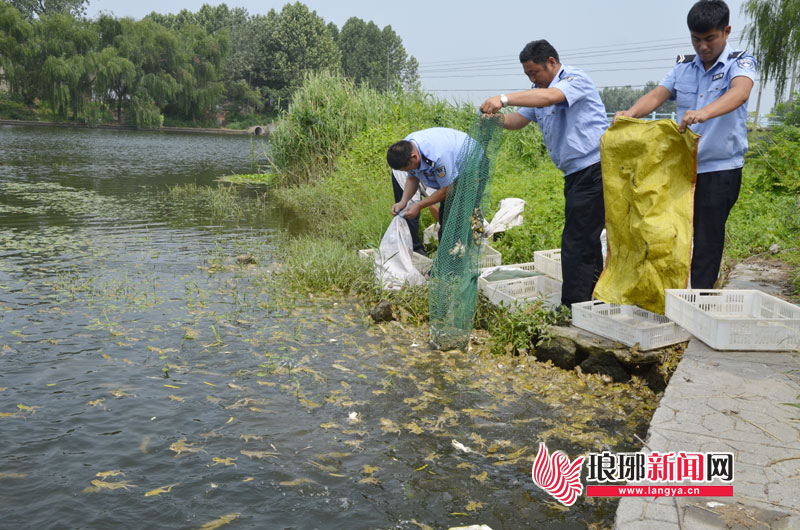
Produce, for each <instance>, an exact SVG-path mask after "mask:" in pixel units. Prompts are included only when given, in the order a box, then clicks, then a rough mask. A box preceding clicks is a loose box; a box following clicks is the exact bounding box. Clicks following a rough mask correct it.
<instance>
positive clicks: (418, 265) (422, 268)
mask: <svg viewBox="0 0 800 530" xmlns="http://www.w3.org/2000/svg"><path fill="white" fill-rule="evenodd" d="M358 255H359V256H361V257H362V258H363V259H366V260H369V261H371V262H373V263H375V257H376V256H377V255H378V249H375V248H366V249H363V250H359V251H358ZM411 264H412V265H414V268H415V269H417V270H418V271H419V272H420V273H422V274H428V273H429V272H430V270H431V268H432V267H433V260H432V259H430V258H429V257H427V256H423V255H422V254H418V253H416V252H412V253H411Z"/></svg>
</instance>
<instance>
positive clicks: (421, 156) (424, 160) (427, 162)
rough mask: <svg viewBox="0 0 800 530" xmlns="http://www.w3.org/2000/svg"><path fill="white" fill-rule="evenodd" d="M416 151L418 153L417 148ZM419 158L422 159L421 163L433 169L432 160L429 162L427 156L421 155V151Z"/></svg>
mask: <svg viewBox="0 0 800 530" xmlns="http://www.w3.org/2000/svg"><path fill="white" fill-rule="evenodd" d="M417 151H419V148H417ZM419 157H420V158H421V159H422V161H423V162H425V163H426V164H428V165H429V166H431V167H433V165H434V164H433V160H431V159H430V158H428V157H427V156H425V155H424V154H422V151H419Z"/></svg>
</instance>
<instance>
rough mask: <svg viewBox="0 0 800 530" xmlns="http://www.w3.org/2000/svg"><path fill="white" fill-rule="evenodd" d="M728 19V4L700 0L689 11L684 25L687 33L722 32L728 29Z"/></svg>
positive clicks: (719, 1) (711, 0)
mask: <svg viewBox="0 0 800 530" xmlns="http://www.w3.org/2000/svg"><path fill="white" fill-rule="evenodd" d="M730 18H731V12H730V10H729V9H728V4H726V3H725V2H723V1H722V0H700V1H699V2H697V3H696V4H695V5H693V6H692V8H691V9H690V10H689V14H688V15H687V17H686V24H688V26H689V31H694V32H696V33H706V32H708V31H713V30H716V29H720V30H724V29H725V28H727V27H728V22H729V21H730Z"/></svg>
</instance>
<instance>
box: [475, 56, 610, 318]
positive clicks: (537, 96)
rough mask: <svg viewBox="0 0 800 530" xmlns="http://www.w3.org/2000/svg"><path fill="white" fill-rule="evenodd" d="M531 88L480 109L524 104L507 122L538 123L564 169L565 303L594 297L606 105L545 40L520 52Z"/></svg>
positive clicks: (512, 125) (508, 125)
mask: <svg viewBox="0 0 800 530" xmlns="http://www.w3.org/2000/svg"><path fill="white" fill-rule="evenodd" d="M519 61H520V63H522V68H523V70H524V71H525V75H527V76H528V78H529V79H530V80H531V81H532V82H533V88H532V89H531V90H527V91H524V92H515V93H513V94H501V95H499V96H493V97H491V98H489V99H487V100H486V101H484V102H483V104H482V105H481V112H483V113H485V114H495V113H496V112H498V111H499V110H500V109H501V108H502V107H506V106H508V105H512V106H517V107H522V108H521V109H520V110H519V111H518V112H514V113H510V114H505V115H503V127H504V128H505V129H508V130H517V129H522V128H523V127H525V126H526V125H528V123H530V122H531V121H535V122H537V123H538V124H539V127H540V128H541V130H542V135H543V136H544V143H545V145H546V146H547V150H548V151H549V152H550V158H552V159H553V162H554V163H555V165H556V167H558V169H560V170H561V171H563V172H564V198H565V200H566V205H565V208H564V232H563V233H562V235H561V270H562V276H563V278H564V285H563V287H562V291H561V303H562V304H564V305H566V306H567V307H570V306H571V305H572V304H573V303H576V302H584V301H586V300H591V298H592V291H593V290H594V285H595V283H596V282H597V278H598V277H599V276H600V273H601V272H602V270H603V254H602V250H601V246H600V233H601V232H602V230H603V226H604V224H605V206H604V204H603V179H602V173H601V170H600V137H601V136H602V135H603V133H604V132H605V130H606V129H607V128H608V118H607V117H606V109H605V106H604V105H603V102H602V100H601V99H600V94H599V93H598V92H597V88H596V87H595V85H594V83H593V82H592V80H591V79H590V78H589V76H588V75H586V73H585V72H584V71H583V70H580V69H579V68H574V67H572V66H568V65H562V64H561V63H560V62H559V58H558V52H557V51H556V50H555V48H553V46H552V45H551V44H550V43H549V42H547V41H546V40H537V41H533V42H529V43H528V44H527V45H526V46H525V48H523V50H522V51H521V52H520V54H519Z"/></svg>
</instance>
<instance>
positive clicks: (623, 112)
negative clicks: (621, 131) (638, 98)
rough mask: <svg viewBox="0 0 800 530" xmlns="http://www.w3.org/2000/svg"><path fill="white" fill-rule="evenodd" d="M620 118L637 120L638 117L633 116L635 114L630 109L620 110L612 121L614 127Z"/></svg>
mask: <svg viewBox="0 0 800 530" xmlns="http://www.w3.org/2000/svg"><path fill="white" fill-rule="evenodd" d="M620 116H625V117H626V118H635V117H636V116H634V115H633V112H631V110H630V109H628V110H619V111H617V112H616V114H614V119H613V120H611V125H614V124H615V123H617V118H619V117H620Z"/></svg>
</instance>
